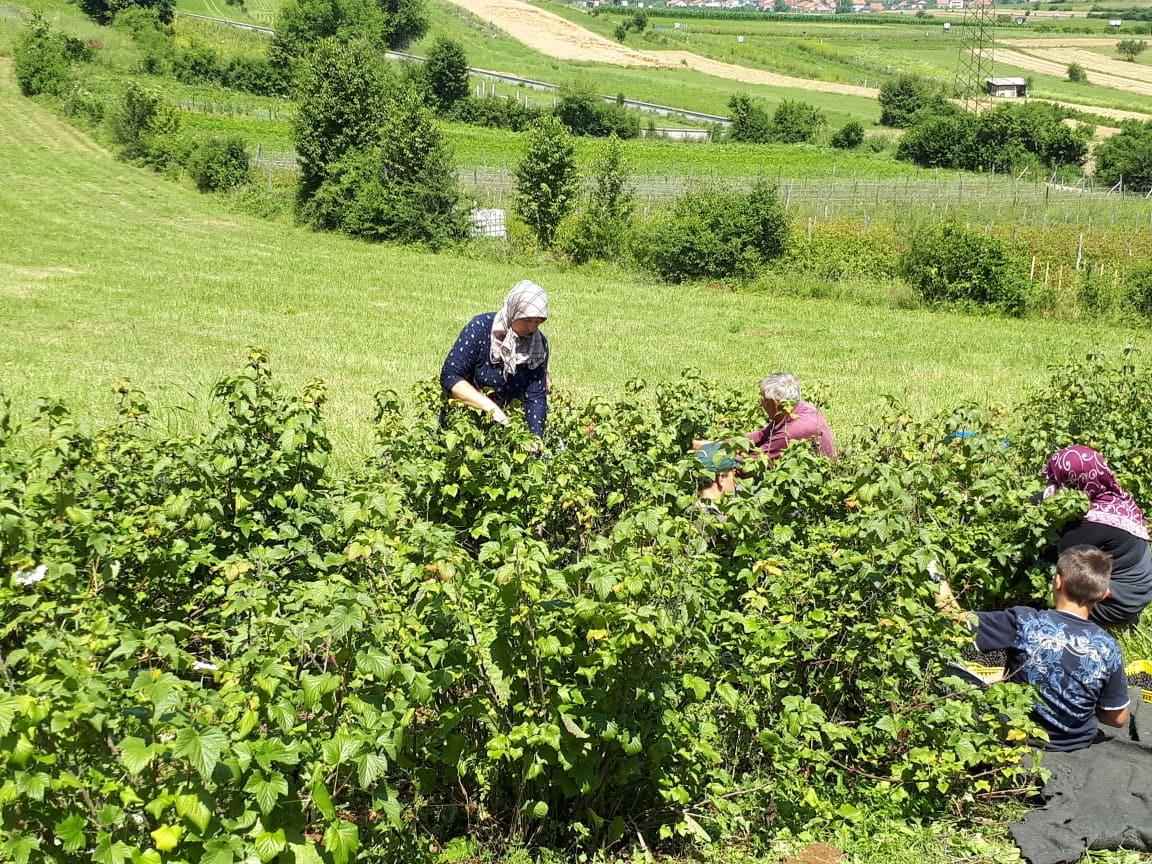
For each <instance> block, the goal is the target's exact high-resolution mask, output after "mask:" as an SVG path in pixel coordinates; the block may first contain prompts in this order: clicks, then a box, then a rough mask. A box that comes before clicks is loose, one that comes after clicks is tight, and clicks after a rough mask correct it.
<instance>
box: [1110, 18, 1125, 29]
mask: <svg viewBox="0 0 1152 864" xmlns="http://www.w3.org/2000/svg"><path fill="white" fill-rule="evenodd" d="M1108 26H1109V27H1112V28H1113V29H1116V30H1119V29H1120V28H1121V27H1123V26H1124V22H1123V21H1121V20H1120V19H1119V18H1109V19H1108Z"/></svg>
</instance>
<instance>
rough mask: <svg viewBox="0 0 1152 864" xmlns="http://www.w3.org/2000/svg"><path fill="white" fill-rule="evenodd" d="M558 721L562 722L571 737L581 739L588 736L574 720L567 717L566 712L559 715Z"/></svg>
mask: <svg viewBox="0 0 1152 864" xmlns="http://www.w3.org/2000/svg"><path fill="white" fill-rule="evenodd" d="M560 722H561V723H563V724H564V728H565V729H567V730H568V734H569V735H571V736H572V737H573V738H578V739H580V740H581V741H583V740H584V739H585V738H587V737H589V736H588V733H587V732H585V731H584V730H583V729H581V728H580V727H579V726H577V725H576V721H575V720H573V719H572V718H571V717H569V716H568V715H567V714H561V715H560Z"/></svg>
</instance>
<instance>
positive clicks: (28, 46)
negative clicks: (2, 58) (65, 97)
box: [12, 12, 72, 96]
mask: <svg viewBox="0 0 1152 864" xmlns="http://www.w3.org/2000/svg"><path fill="white" fill-rule="evenodd" d="M12 64H13V69H14V71H15V74H16V83H17V84H18V85H19V86H20V92H21V93H23V94H24V95H25V96H39V95H40V94H41V93H45V94H49V95H53V96H59V95H61V94H62V93H63V92H64V91H65V90H66V89H67V87H68V85H69V84H70V83H71V82H72V70H71V68H70V64H69V62H68V52H67V48H66V46H65V43H64V41H63V40H62V39H61V38H60V37H59V36H58V35H57V34H54V33H52V32H51V29H50V28H49V26H48V22H47V21H45V20H44V16H43V15H41V14H40V13H39V12H34V13H33V14H32V17H31V19H29V21H28V24H27V25H26V26H25V27H24V29H23V31H21V33H20V35H19V36H17V37H16V42H15V44H14V45H13V46H12Z"/></svg>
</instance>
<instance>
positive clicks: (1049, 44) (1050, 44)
mask: <svg viewBox="0 0 1152 864" xmlns="http://www.w3.org/2000/svg"><path fill="white" fill-rule="evenodd" d="M996 44H997V45H1011V46H1013V47H1015V48H1109V49H1111V48H1114V47H1115V45H1116V39H1115V38H1111V39H1109V38H1100V37H1098V36H1097V37H1093V38H1087V37H1083V38H1079V39H997V40H996Z"/></svg>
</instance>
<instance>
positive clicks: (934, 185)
mask: <svg viewBox="0 0 1152 864" xmlns="http://www.w3.org/2000/svg"><path fill="white" fill-rule="evenodd" d="M255 163H256V165H257V166H258V167H260V168H261V169H264V170H267V171H271V172H282V171H295V170H296V155H295V153H292V152H287V153H268V152H264V151H262V150H261V151H258V153H257V156H256V159H255ZM761 178H762V179H766V180H768V181H769V182H773V183H775V184H776V186H777V188H778V190H779V192H780V196H781V198H782V199H783V200H784V203H785V206H786V208H787V209H788V210H789V212H790V213H792V215H793V216H798V217H808V218H812V219H818V220H832V219H846V218H855V219H863V220H864V221H865V222H867V221H868V220H869V219H879V218H891V217H892V216H894V215H895V216H900V217H902V219H907V218H909V217H915V218H923V219H929V220H932V221H936V220H945V219H949V218H963V219H967V220H972V221H977V222H980V221H983V222H992V223H997V224H1000V223H1004V222H1013V223H1016V224H1026V225H1041V226H1044V225H1050V224H1053V225H1076V226H1081V227H1085V228H1092V227H1113V226H1123V227H1128V228H1132V229H1141V230H1152V197H1148V192H1147V191H1143V192H1140V191H1138V192H1133V191H1124V192H1121V191H1120V190H1119V189H1118V188H1106V187H1103V186H1099V185H1093V184H1092V183H1091V181H1090V180H1087V179H1084V180H1082V181H1081V182H1080V183H1078V184H1076V185H1070V184H1061V183H1057V182H1046V181H1038V180H1035V179H1028V178H1018V177H1005V176H1003V175H994V174H984V175H966V174H957V173H952V172H943V171H923V172H921V173H919V174H916V175H910V176H905V177H900V178H889V179H877V178H875V177H859V176H855V175H853V176H845V175H835V174H834V175H832V176H828V177H810V178H795V177H788V176H786V175H785V174H784V173H783V171H780V172H778V173H777V174H776V175H775V176H773V175H772V174H771V173H768V172H765V173H764V174H762V175H759V178H758V177H757V176H752V175H746V176H735V177H732V176H723V175H719V174H716V173H714V172H701V173H690V172H677V173H672V172H669V173H664V174H654V173H643V174H637V175H635V176H634V177H633V178H632V183H633V187H634V189H635V195H636V200H637V203H638V205H639V210H640V212H642V213H644V214H645V215H647V213H648V211H650V210H651V209H653V208H656V207H659V206H662V204H663V203H664V202H666V201H667V200H668V199H670V198H676V197H679V196H680V195H684V194H686V193H690V192H694V191H700V190H702V189H706V188H709V187H713V186H717V185H721V186H725V187H728V188H749V187H750V186H751V185H752V184H753V183H754V182H755V181H756V180H757V179H761ZM459 179H460V185H461V188H462V191H463V192H464V194H465V195H466V196H467V197H469V198H471V199H473V200H474V201H475V202H476V203H477V205H478V206H490V207H505V206H510V205H511V203H512V201H513V199H514V197H515V189H516V179H515V175H514V173H513V167H512V165H511V164H510V163H509V162H508V161H507V160H503V159H502V160H499V161H498V162H496V163H495V164H487V165H475V166H470V167H466V168H461V169H460V171H459Z"/></svg>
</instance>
